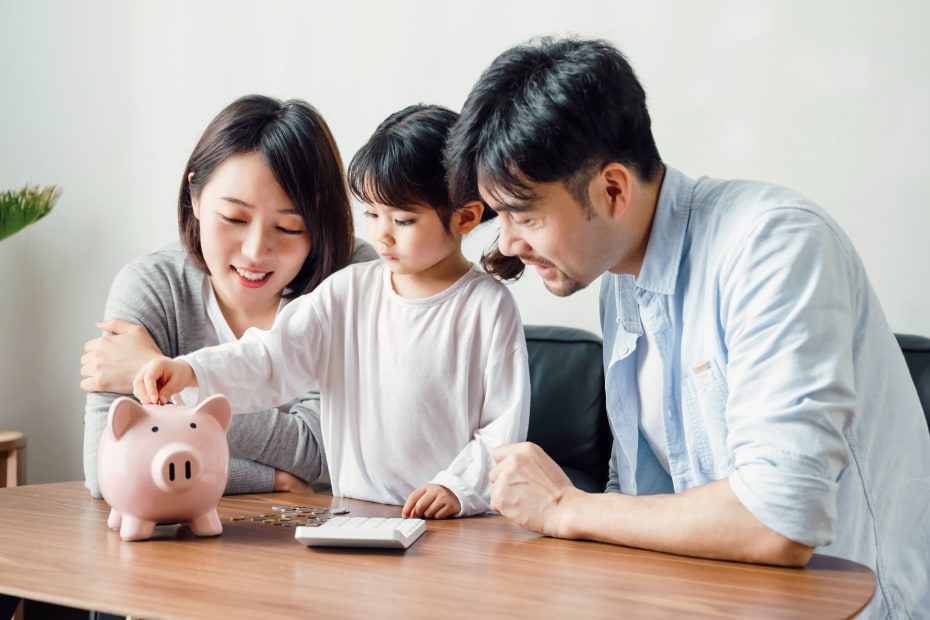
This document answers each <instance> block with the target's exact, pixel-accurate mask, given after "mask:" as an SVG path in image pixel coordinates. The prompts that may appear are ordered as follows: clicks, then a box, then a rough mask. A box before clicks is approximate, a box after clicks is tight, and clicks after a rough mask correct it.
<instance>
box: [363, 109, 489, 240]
mask: <svg viewBox="0 0 930 620" xmlns="http://www.w3.org/2000/svg"><path fill="white" fill-rule="evenodd" d="M458 117H459V115H458V114H456V113H455V112H453V111H452V110H449V109H447V108H444V107H442V106H437V105H425V104H422V103H419V104H415V105H411V106H407V107H406V108H404V109H403V110H400V111H399V112H395V113H393V114H391V115H390V116H389V117H387V118H386V119H385V120H384V121H382V123H381V124H380V125H378V128H377V129H376V130H375V132H374V134H372V136H371V138H369V139H368V142H366V143H365V145H364V146H362V148H360V149H359V150H358V152H357V153H356V154H355V156H354V157H353V158H352V161H351V162H350V163H349V169H348V181H349V189H350V190H351V191H352V194H353V195H354V196H355V197H356V198H358V199H359V200H361V201H362V202H365V203H368V204H382V205H387V206H391V207H394V208H396V209H402V210H404V211H412V210H414V209H415V208H417V207H419V208H429V209H433V210H434V211H436V213H437V214H438V215H439V220H440V221H441V222H442V223H443V226H445V227H446V230H449V226H450V222H451V220H452V213H453V212H454V211H455V210H456V209H457V208H459V207H461V206H462V205H464V204H465V203H466V202H468V201H469V200H478V199H479V198H478V194H477V191H476V192H475V193H474V195H472V196H465V197H464V200H462V201H461V202H459V203H453V201H452V199H451V198H450V197H449V190H448V188H447V186H446V169H445V166H444V165H443V158H442V154H443V149H444V148H445V143H446V136H448V135H449V130H450V129H451V128H452V126H453V125H454V124H455V122H456V121H457V120H458ZM485 211H486V212H490V214H489V215H491V216H493V214H494V213H493V211H491V210H490V209H486V210H485ZM482 219H488V218H487V217H484V218H482Z"/></svg>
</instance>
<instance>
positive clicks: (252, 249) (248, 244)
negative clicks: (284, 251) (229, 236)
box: [242, 226, 272, 260]
mask: <svg viewBox="0 0 930 620" xmlns="http://www.w3.org/2000/svg"><path fill="white" fill-rule="evenodd" d="M271 248H272V241H271V235H270V234H268V232H266V231H265V230H263V229H262V228H261V227H260V226H253V227H250V228H249V231H248V233H247V234H246V237H245V240H244V241H243V242H242V253H243V255H245V257H246V258H249V259H252V260H257V259H259V258H261V257H263V256H265V255H266V254H269V253H270V252H271Z"/></svg>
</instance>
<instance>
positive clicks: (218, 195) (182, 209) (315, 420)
mask: <svg viewBox="0 0 930 620" xmlns="http://www.w3.org/2000/svg"><path fill="white" fill-rule="evenodd" d="M178 223H179V228H180V235H181V240H182V242H183V248H182V247H181V245H179V244H174V245H173V246H172V247H169V248H166V249H163V250H160V251H157V252H154V253H152V254H148V255H146V256H142V257H140V258H138V259H136V260H134V261H133V262H131V263H129V264H128V265H126V266H125V267H124V268H123V269H122V270H121V271H120V273H119V274H118V275H117V276H116V278H115V280H114V282H113V285H112V287H111V289H110V295H109V298H108V299H107V305H106V311H105V318H106V319H108V320H107V321H104V322H102V323H100V326H101V328H102V329H104V330H106V331H111V332H115V333H116V334H117V335H108V336H103V337H101V338H97V339H94V340H92V341H90V342H89V343H88V344H87V346H86V350H87V353H86V354H85V355H84V357H83V358H82V375H84V380H83V381H82V382H81V386H82V387H83V388H84V389H86V390H88V391H92V392H93V393H90V394H89V395H88V397H87V407H86V411H85V417H84V476H85V480H86V486H87V488H88V489H89V490H90V492H91V494H92V495H94V496H95V497H99V496H100V489H99V487H98V484H97V444H98V443H99V442H100V436H101V434H102V432H103V429H104V427H105V426H106V420H107V412H108V410H109V407H110V403H112V401H113V400H114V399H115V398H116V397H117V396H118V395H119V394H118V393H120V392H122V393H129V392H131V391H132V379H133V377H134V376H135V375H136V373H137V372H138V371H139V369H140V368H141V367H142V365H143V364H144V363H145V362H146V361H148V360H150V359H153V358H155V357H159V356H161V355H162V353H164V354H167V355H171V356H177V355H181V354H184V353H190V352H192V351H196V350H197V349H200V348H202V347H204V346H209V345H215V344H220V343H225V342H234V341H235V340H237V339H238V338H239V337H240V336H242V334H243V333H244V332H245V331H246V329H248V328H250V327H259V328H268V327H270V326H271V325H272V323H273V322H274V318H275V316H276V315H277V313H278V312H279V310H280V309H281V308H282V307H283V306H285V304H287V303H288V301H289V300H291V299H293V298H295V297H298V296H300V295H302V294H304V293H307V292H309V291H311V290H313V289H314V288H316V287H317V285H319V283H320V282H322V281H323V280H324V279H325V278H326V277H327V276H329V275H330V274H331V273H333V272H334V271H336V270H338V269H340V268H342V267H344V266H345V265H346V264H348V263H349V262H350V261H352V262H360V261H365V260H372V259H376V258H377V257H378V256H377V254H376V253H375V252H374V250H373V249H372V248H371V246H369V245H368V244H366V243H364V242H361V241H358V240H356V239H354V237H353V226H352V215H351V211H350V207H349V194H348V189H347V187H346V183H345V179H344V176H343V169H342V160H341V158H340V156H339V151H338V149H337V148H336V144H335V142H334V141H333V138H332V135H331V134H330V131H329V128H328V127H327V125H326V123H325V122H324V121H323V119H322V117H320V115H319V113H318V112H317V111H316V110H315V109H314V108H313V107H311V106H310V105H308V104H307V103H305V102H303V101H299V100H290V101H285V102H282V101H278V100H276V99H272V98H270V97H264V96H259V95H251V96H246V97H242V98H240V99H238V100H236V101H234V102H233V103H231V104H230V105H229V106H227V107H226V108H225V109H224V110H222V111H221V112H220V113H219V114H218V115H217V116H216V118H214V119H213V121H212V122H211V123H210V125H209V126H208V127H207V129H206V130H205V131H204V134H203V136H202V137H201V138H200V141H199V142H198V143H197V146H196V147H195V148H194V151H193V153H192V154H191V156H190V159H189V160H188V162H187V166H186V168H185V169H184V176H183V178H182V181H181V192H180V197H179V200H178ZM353 246H354V250H353ZM115 317H119V318H120V319H124V320H116V319H115ZM98 390H106V392H100V391H98ZM289 396H290V397H296V398H295V399H294V400H293V401H292V402H291V403H289V404H288V405H287V406H284V407H282V408H281V409H282V410H279V409H277V408H275V409H267V410H265V411H262V412H260V413H253V414H250V415H238V416H233V422H232V425H231V426H230V429H229V432H228V433H227V437H228V440H229V444H230V448H231V451H232V453H233V454H234V455H237V457H236V458H233V459H232V461H231V463H230V475H229V483H228V485H227V487H226V492H227V493H250V492H269V491H272V490H304V489H306V487H305V485H304V483H309V482H313V481H315V480H316V479H317V478H319V476H320V475H321V473H323V472H324V471H325V467H324V457H323V454H322V450H321V448H322V444H321V439H320V431H319V423H320V422H319V395H318V394H315V393H312V392H309V391H296V392H294V393H292V394H290V395H289ZM284 402H285V401H284V400H281V401H276V402H272V403H266V406H272V405H281V404H282V403H284Z"/></svg>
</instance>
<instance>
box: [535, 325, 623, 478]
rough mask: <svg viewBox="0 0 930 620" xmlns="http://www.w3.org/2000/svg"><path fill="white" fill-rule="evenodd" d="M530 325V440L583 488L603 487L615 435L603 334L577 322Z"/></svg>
mask: <svg viewBox="0 0 930 620" xmlns="http://www.w3.org/2000/svg"><path fill="white" fill-rule="evenodd" d="M524 329H525V332H526V347H527V351H528V354H529V363H530V383H531V401H530V423H529V431H528V433H527V441H532V442H533V443H536V444H538V445H539V446H540V447H541V448H542V449H543V450H544V451H545V452H546V454H548V455H549V456H550V457H552V459H553V460H554V461H555V462H556V463H558V464H559V466H560V467H562V469H563V470H564V471H565V473H566V474H567V475H568V477H569V478H570V479H571V481H572V482H573V483H574V485H575V486H576V487H578V488H579V489H583V490H585V491H592V492H594V491H603V490H604V487H605V486H606V484H607V471H608V462H609V459H610V449H611V444H612V435H611V433H610V426H609V423H608V422H607V405H606V399H605V395H604V366H603V354H602V351H603V347H602V341H601V338H600V337H598V336H596V335H594V334H592V333H591V332H587V331H584V330H581V329H576V328H572V327H562V326H551V325H527V326H525V328H524Z"/></svg>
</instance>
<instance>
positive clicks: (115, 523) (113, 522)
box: [107, 508, 123, 530]
mask: <svg viewBox="0 0 930 620" xmlns="http://www.w3.org/2000/svg"><path fill="white" fill-rule="evenodd" d="M122 522H123V520H122V518H121V517H120V514H119V513H118V512H116V508H110V516H109V517H107V527H108V528H110V529H111V530H118V529H119V526H120V523H122Z"/></svg>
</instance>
